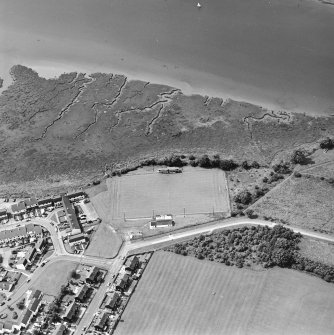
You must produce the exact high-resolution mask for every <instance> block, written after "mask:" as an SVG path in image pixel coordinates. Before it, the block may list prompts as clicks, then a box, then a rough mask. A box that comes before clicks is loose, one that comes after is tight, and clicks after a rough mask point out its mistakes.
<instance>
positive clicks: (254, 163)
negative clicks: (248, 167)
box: [252, 161, 260, 169]
mask: <svg viewBox="0 0 334 335" xmlns="http://www.w3.org/2000/svg"><path fill="white" fill-rule="evenodd" d="M252 168H253V169H259V168H260V164H259V163H258V162H257V161H254V162H253V163H252Z"/></svg>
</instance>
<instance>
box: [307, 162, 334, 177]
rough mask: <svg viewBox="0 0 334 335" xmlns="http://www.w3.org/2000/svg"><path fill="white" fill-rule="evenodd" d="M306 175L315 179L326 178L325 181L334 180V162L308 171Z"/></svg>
mask: <svg viewBox="0 0 334 335" xmlns="http://www.w3.org/2000/svg"><path fill="white" fill-rule="evenodd" d="M302 174H304V173H302ZM305 174H306V175H312V176H314V177H324V178H325V179H330V178H334V162H329V163H323V164H322V165H319V166H316V167H314V168H310V169H307V170H306V171H305Z"/></svg>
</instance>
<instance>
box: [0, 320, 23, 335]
mask: <svg viewBox="0 0 334 335" xmlns="http://www.w3.org/2000/svg"><path fill="white" fill-rule="evenodd" d="M1 328H2V331H1V332H2V334H14V332H15V331H17V330H19V329H20V326H19V325H16V324H13V323H12V322H10V321H5V322H4V323H3V325H2V327H1Z"/></svg>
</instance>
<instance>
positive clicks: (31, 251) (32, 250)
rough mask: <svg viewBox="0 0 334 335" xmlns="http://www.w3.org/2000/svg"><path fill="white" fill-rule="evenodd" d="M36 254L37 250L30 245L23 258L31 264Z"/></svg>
mask: <svg viewBox="0 0 334 335" xmlns="http://www.w3.org/2000/svg"><path fill="white" fill-rule="evenodd" d="M36 255H37V251H36V249H35V248H34V247H30V249H29V250H28V251H27V253H26V255H25V259H26V260H27V261H28V264H31V263H32V262H33V261H34V259H35V257H36Z"/></svg>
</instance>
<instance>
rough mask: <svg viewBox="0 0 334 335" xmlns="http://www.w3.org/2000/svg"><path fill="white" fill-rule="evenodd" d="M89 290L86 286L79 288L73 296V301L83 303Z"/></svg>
mask: <svg viewBox="0 0 334 335" xmlns="http://www.w3.org/2000/svg"><path fill="white" fill-rule="evenodd" d="M89 290H90V289H89V287H88V286H87V285H83V286H81V287H80V288H79V290H78V291H77V293H76V295H75V301H77V302H81V303H83V302H84V301H85V300H86V299H87V296H88V294H89Z"/></svg>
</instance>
